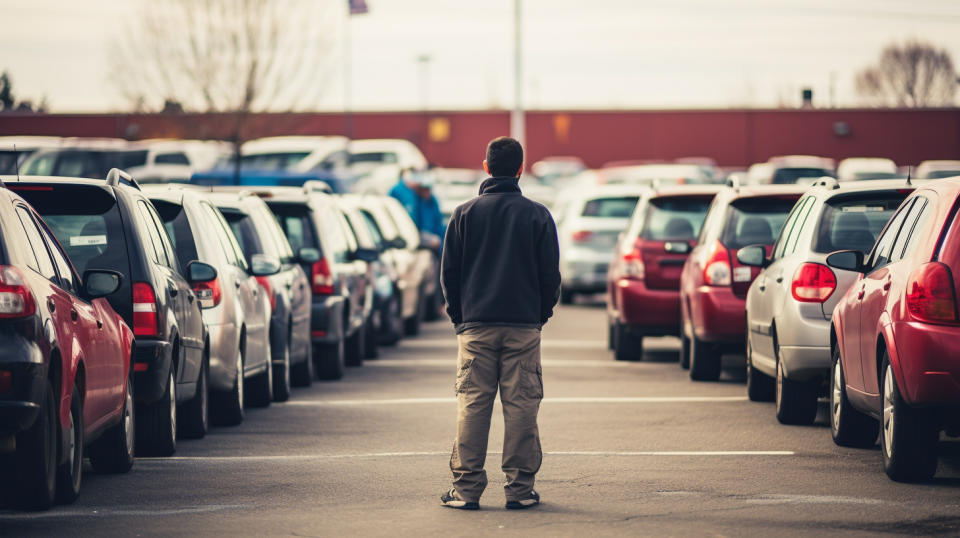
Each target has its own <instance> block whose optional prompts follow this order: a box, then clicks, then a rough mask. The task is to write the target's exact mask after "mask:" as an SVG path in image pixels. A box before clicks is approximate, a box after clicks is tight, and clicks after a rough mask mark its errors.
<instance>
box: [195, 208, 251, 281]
mask: <svg viewBox="0 0 960 538" xmlns="http://www.w3.org/2000/svg"><path fill="white" fill-rule="evenodd" d="M200 207H201V208H202V210H203V215H204V217H206V221H207V224H208V225H209V226H210V227H211V231H212V233H213V235H214V236H215V237H216V238H217V244H219V245H220V250H221V251H223V255H224V257H225V258H226V259H227V263H229V264H230V265H235V266H237V267H241V268H243V269H246V262H243V261H241V260H243V254H240V253H238V251H239V247H237V248H236V249H234V245H233V241H232V240H231V238H232V237H233V234H232V233H230V232H229V231H227V227H226V223H225V222H223V220H222V218H223V217H221V216H220V212H219V211H217V210H216V209H214V208H213V206H212V205H210V204H208V203H206V202H203V203H201V204H200Z"/></svg>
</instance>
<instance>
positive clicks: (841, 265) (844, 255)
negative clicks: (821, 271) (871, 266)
mask: <svg viewBox="0 0 960 538" xmlns="http://www.w3.org/2000/svg"><path fill="white" fill-rule="evenodd" d="M863 258H864V256H863V252H860V251H859V250H839V251H837V252H834V253H832V254H830V255H829V256H827V265H829V266H830V267H833V268H834V269H843V270H844V271H854V272H857V273H862V272H864V269H865V267H864V266H863Z"/></svg>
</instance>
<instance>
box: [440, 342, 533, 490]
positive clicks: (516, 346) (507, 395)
mask: <svg viewBox="0 0 960 538" xmlns="http://www.w3.org/2000/svg"><path fill="white" fill-rule="evenodd" d="M457 342H458V344H459V353H458V356H457V363H458V369H457V384H456V391H457V439H456V441H454V443H453V454H451V456H450V470H451V471H453V486H454V489H456V495H457V496H458V497H459V498H460V499H461V500H465V501H479V500H480V495H482V494H483V490H484V488H486V486H487V473H486V471H484V470H483V463H484V460H485V459H486V456H487V440H488V439H489V437H490V416H491V415H492V413H493V403H494V399H495V398H496V396H497V389H498V388H499V389H500V402H501V404H502V406H503V422H504V438H503V460H502V463H501V469H502V470H503V473H504V474H505V475H506V478H507V482H506V485H505V486H504V490H505V493H506V497H507V501H513V500H519V499H523V498H526V497H527V496H528V495H529V493H530V490H532V489H533V482H534V477H535V476H536V474H537V471H538V470H539V469H540V462H541V460H542V459H543V454H542V452H541V449H540V433H539V431H538V430H537V412H538V411H539V409H540V400H541V399H543V380H542V370H541V368H540V331H539V330H537V329H535V328H520V327H497V326H488V327H476V328H471V329H467V330H466V331H464V332H463V333H461V334H459V335H457Z"/></svg>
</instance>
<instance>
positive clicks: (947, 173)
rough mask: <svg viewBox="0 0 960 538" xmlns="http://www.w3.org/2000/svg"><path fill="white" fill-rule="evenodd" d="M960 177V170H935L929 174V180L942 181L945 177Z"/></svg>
mask: <svg viewBox="0 0 960 538" xmlns="http://www.w3.org/2000/svg"><path fill="white" fill-rule="evenodd" d="M953 176H960V169H958V170H934V171H933V172H930V173H928V174H927V179H942V178H945V177H953Z"/></svg>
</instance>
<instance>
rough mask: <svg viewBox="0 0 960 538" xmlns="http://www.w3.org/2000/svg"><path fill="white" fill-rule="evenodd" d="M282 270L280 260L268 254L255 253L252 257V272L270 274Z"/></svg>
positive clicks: (259, 274)
mask: <svg viewBox="0 0 960 538" xmlns="http://www.w3.org/2000/svg"><path fill="white" fill-rule="evenodd" d="M279 272H280V260H278V259H277V258H274V257H272V256H267V255H266V254H254V255H253V257H252V258H250V274H252V275H253V276H270V275H275V274H277V273H279Z"/></svg>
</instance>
